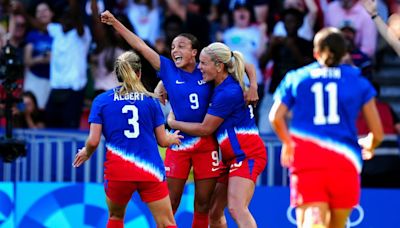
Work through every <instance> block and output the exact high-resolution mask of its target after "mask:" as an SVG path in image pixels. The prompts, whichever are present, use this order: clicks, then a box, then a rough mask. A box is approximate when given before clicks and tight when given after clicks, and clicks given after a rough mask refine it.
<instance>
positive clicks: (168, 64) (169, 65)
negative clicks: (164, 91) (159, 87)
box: [157, 55, 175, 83]
mask: <svg viewBox="0 0 400 228" xmlns="http://www.w3.org/2000/svg"><path fill="white" fill-rule="evenodd" d="M174 68H175V64H174V62H173V61H172V60H170V59H168V58H166V57H164V56H162V55H160V70H159V71H158V72H157V76H158V77H159V78H160V79H161V80H162V81H163V82H164V81H168V77H169V75H170V73H171V70H173V69H174ZM164 83H165V82H164Z"/></svg>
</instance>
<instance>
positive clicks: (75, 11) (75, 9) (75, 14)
mask: <svg viewBox="0 0 400 228" xmlns="http://www.w3.org/2000/svg"><path fill="white" fill-rule="evenodd" d="M68 3H69V6H70V7H71V16H72V21H73V26H74V28H75V29H76V30H77V31H78V35H79V36H83V34H84V33H85V30H84V25H83V18H82V15H81V13H80V10H79V5H78V3H77V1H76V0H68Z"/></svg>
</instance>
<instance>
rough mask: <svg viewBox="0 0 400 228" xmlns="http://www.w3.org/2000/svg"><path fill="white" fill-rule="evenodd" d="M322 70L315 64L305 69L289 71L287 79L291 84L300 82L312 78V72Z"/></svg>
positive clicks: (306, 66) (304, 67)
mask: <svg viewBox="0 0 400 228" xmlns="http://www.w3.org/2000/svg"><path fill="white" fill-rule="evenodd" d="M318 68H320V65H319V64H318V62H313V63H310V64H308V65H305V66H303V67H300V68H297V69H293V70H290V71H288V73H287V74H286V76H285V78H286V80H287V81H290V82H300V81H303V80H305V79H307V78H310V77H311V74H312V71H313V70H315V69H318Z"/></svg>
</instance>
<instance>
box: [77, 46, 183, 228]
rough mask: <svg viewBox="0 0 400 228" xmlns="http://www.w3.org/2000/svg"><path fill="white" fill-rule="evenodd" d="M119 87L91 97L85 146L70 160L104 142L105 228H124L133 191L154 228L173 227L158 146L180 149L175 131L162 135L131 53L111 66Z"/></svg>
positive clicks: (154, 105)
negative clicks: (107, 218) (148, 213)
mask: <svg viewBox="0 0 400 228" xmlns="http://www.w3.org/2000/svg"><path fill="white" fill-rule="evenodd" d="M115 72H116V75H117V79H118V81H119V82H121V83H122V85H121V86H119V87H116V88H114V89H111V90H108V91H106V92H104V93H102V94H100V95H99V96H97V97H96V98H95V100H94V101H93V105H92V109H91V111H90V116H89V122H90V132H89V136H88V139H87V140H86V144H85V147H83V148H82V149H80V150H79V152H78V153H77V155H76V158H75V160H74V162H73V166H74V167H79V166H80V165H81V164H82V163H84V162H85V161H87V160H88V159H89V158H90V156H91V155H92V154H93V152H94V151H95V150H96V148H97V146H98V145H99V141H100V137H101V134H102V133H103V135H104V137H105V140H106V148H107V154H106V161H105V163H104V179H105V182H104V188H105V192H106V196H107V197H106V201H107V205H108V209H109V213H110V214H109V220H108V223H107V228H114V227H123V226H124V224H123V222H124V216H125V210H126V206H127V204H128V202H129V200H130V198H131V196H132V194H133V193H134V192H135V191H136V190H137V191H138V192H139V195H140V197H141V198H142V200H143V201H144V202H146V203H147V205H148V207H149V208H150V211H151V212H152V214H153V216H154V219H155V221H156V224H157V227H176V223H175V219H174V216H173V212H172V208H171V203H170V199H169V195H168V187H167V183H166V181H165V168H164V165H163V161H162V159H161V156H160V154H159V151H158V147H157V142H158V144H159V145H160V146H163V147H167V146H170V145H173V144H174V145H179V144H180V138H182V136H180V135H178V133H179V131H176V132H175V133H173V134H166V132H165V127H164V123H165V120H164V116H163V113H162V111H161V107H160V105H159V104H158V102H157V100H156V99H155V98H154V95H153V94H151V93H149V92H148V91H146V89H145V88H144V86H143V84H142V83H141V81H140V77H141V62H140V58H139V56H138V55H137V54H136V53H134V52H132V51H130V52H125V53H123V54H122V55H121V56H119V57H118V59H117V60H116V63H115Z"/></svg>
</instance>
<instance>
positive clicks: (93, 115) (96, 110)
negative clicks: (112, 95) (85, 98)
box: [88, 96, 103, 124]
mask: <svg viewBox="0 0 400 228" xmlns="http://www.w3.org/2000/svg"><path fill="white" fill-rule="evenodd" d="M100 98H101V96H98V97H96V98H95V99H94V101H93V103H92V107H91V109H90V114H89V119H88V121H89V123H97V124H103V115H102V113H101V106H102V105H101V99H100Z"/></svg>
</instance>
